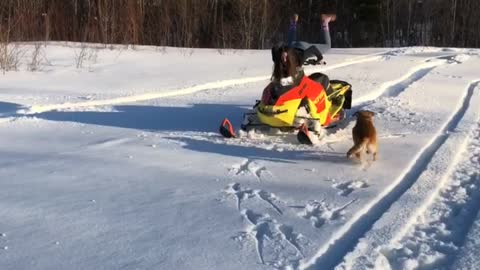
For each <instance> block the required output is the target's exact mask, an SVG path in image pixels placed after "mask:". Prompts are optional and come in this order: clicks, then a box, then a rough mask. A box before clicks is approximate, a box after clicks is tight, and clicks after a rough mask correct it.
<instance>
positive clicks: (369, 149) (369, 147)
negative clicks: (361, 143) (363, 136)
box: [367, 143, 377, 161]
mask: <svg viewBox="0 0 480 270" xmlns="http://www.w3.org/2000/svg"><path fill="white" fill-rule="evenodd" d="M370 153H372V155H373V161H375V160H377V145H376V144H372V143H369V144H368V145H367V154H370Z"/></svg>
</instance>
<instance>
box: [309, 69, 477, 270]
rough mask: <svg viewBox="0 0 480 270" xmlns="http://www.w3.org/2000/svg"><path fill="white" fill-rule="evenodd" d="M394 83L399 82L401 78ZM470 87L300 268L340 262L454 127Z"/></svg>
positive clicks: (468, 97)
mask: <svg viewBox="0 0 480 270" xmlns="http://www.w3.org/2000/svg"><path fill="white" fill-rule="evenodd" d="M408 77H409V76H407V79H408ZM398 83H399V84H401V83H402V82H398ZM474 88H475V87H473V86H470V87H469V88H468V90H467V91H466V92H465V94H464V97H463V101H462V104H461V105H460V107H459V108H457V109H456V110H455V111H454V112H455V113H454V114H453V116H452V117H451V118H450V119H449V120H448V121H447V122H446V124H445V125H444V126H443V127H442V128H441V129H440V131H439V132H438V133H437V134H436V135H435V136H434V137H433V138H432V140H431V141H430V142H429V143H427V145H426V146H425V147H423V148H422V150H421V151H419V153H418V154H417V155H416V156H415V158H414V159H412V161H411V162H410V164H409V166H408V167H407V169H406V170H405V171H404V173H403V174H402V175H400V177H398V178H397V179H396V180H395V181H394V182H393V183H392V184H391V185H390V186H388V187H386V189H385V190H384V191H383V192H382V193H380V194H379V195H378V196H377V197H376V198H375V199H374V200H372V201H371V202H369V203H368V204H366V205H365V207H363V208H362V209H360V210H359V211H358V212H357V213H356V214H355V215H354V216H353V217H352V218H351V219H350V220H348V222H347V223H345V224H344V225H343V226H342V227H341V228H340V229H339V230H337V231H335V232H334V234H333V235H332V237H331V238H330V240H329V241H328V242H327V243H326V244H324V245H323V246H322V247H321V248H320V249H319V250H318V252H317V253H316V255H314V257H313V258H311V259H310V260H309V261H307V262H305V263H303V264H302V265H301V269H332V268H334V267H335V266H337V265H338V264H340V263H341V261H342V260H343V259H344V257H345V256H346V254H347V253H348V252H349V251H351V250H353V248H354V247H355V246H356V245H357V243H358V242H359V240H360V239H361V238H362V237H363V236H364V235H365V234H366V233H367V232H368V231H369V230H370V229H371V228H372V226H373V224H374V223H375V222H376V221H377V220H379V219H380V218H381V216H382V215H383V214H384V213H385V212H387V211H388V209H389V208H390V206H391V205H392V204H393V203H394V202H396V201H397V200H398V199H399V198H400V197H401V196H402V195H403V194H404V193H405V192H406V191H407V190H408V189H409V188H410V187H411V186H412V185H413V184H414V183H415V181H416V180H417V178H418V177H419V176H420V175H421V173H422V172H423V171H424V170H425V169H426V168H427V166H428V164H429V162H430V160H431V159H432V157H433V156H434V154H435V153H436V152H437V150H438V149H439V148H440V147H441V146H442V145H443V144H444V142H445V141H446V140H447V139H448V138H449V136H450V135H449V133H450V132H451V131H453V130H454V129H455V128H456V126H457V125H458V123H459V122H460V120H461V119H462V117H463V116H464V115H465V112H466V111H467V108H468V106H469V103H470V100H471V99H472V96H473V90H474Z"/></svg>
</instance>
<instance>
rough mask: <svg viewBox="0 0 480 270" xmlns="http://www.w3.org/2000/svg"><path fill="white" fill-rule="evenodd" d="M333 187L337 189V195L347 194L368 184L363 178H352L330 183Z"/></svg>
mask: <svg viewBox="0 0 480 270" xmlns="http://www.w3.org/2000/svg"><path fill="white" fill-rule="evenodd" d="M332 187H333V188H335V189H338V190H339V192H338V193H337V194H338V195H342V196H345V197H346V196H348V195H350V193H352V192H353V191H355V190H357V189H361V188H367V187H369V185H368V184H367V182H366V181H363V180H353V181H346V182H342V183H334V184H333V185H332Z"/></svg>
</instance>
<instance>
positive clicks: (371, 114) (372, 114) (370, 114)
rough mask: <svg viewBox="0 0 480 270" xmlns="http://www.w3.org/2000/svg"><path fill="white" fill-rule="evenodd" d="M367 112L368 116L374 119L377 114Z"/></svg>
mask: <svg viewBox="0 0 480 270" xmlns="http://www.w3.org/2000/svg"><path fill="white" fill-rule="evenodd" d="M367 112H368V115H369V116H370V117H374V116H375V113H374V112H372V111H367Z"/></svg>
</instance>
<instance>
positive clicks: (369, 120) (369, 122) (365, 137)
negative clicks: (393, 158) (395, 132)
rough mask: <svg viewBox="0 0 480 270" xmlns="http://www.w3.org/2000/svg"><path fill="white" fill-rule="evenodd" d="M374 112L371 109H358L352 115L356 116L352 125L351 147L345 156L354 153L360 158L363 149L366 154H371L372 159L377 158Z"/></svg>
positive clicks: (350, 155)
mask: <svg viewBox="0 0 480 270" xmlns="http://www.w3.org/2000/svg"><path fill="white" fill-rule="evenodd" d="M374 115H375V113H374V112H371V111H358V112H356V113H355V114H354V115H353V116H356V117H357V123H356V124H355V126H354V127H353V130H352V136H353V143H354V145H353V147H352V148H350V150H348V152H347V157H349V158H350V157H352V155H355V157H356V158H358V159H359V160H362V153H363V152H364V151H366V152H367V154H370V153H371V154H372V155H373V160H374V161H375V160H376V159H377V151H378V144H377V131H376V130H375V126H373V116H374Z"/></svg>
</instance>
